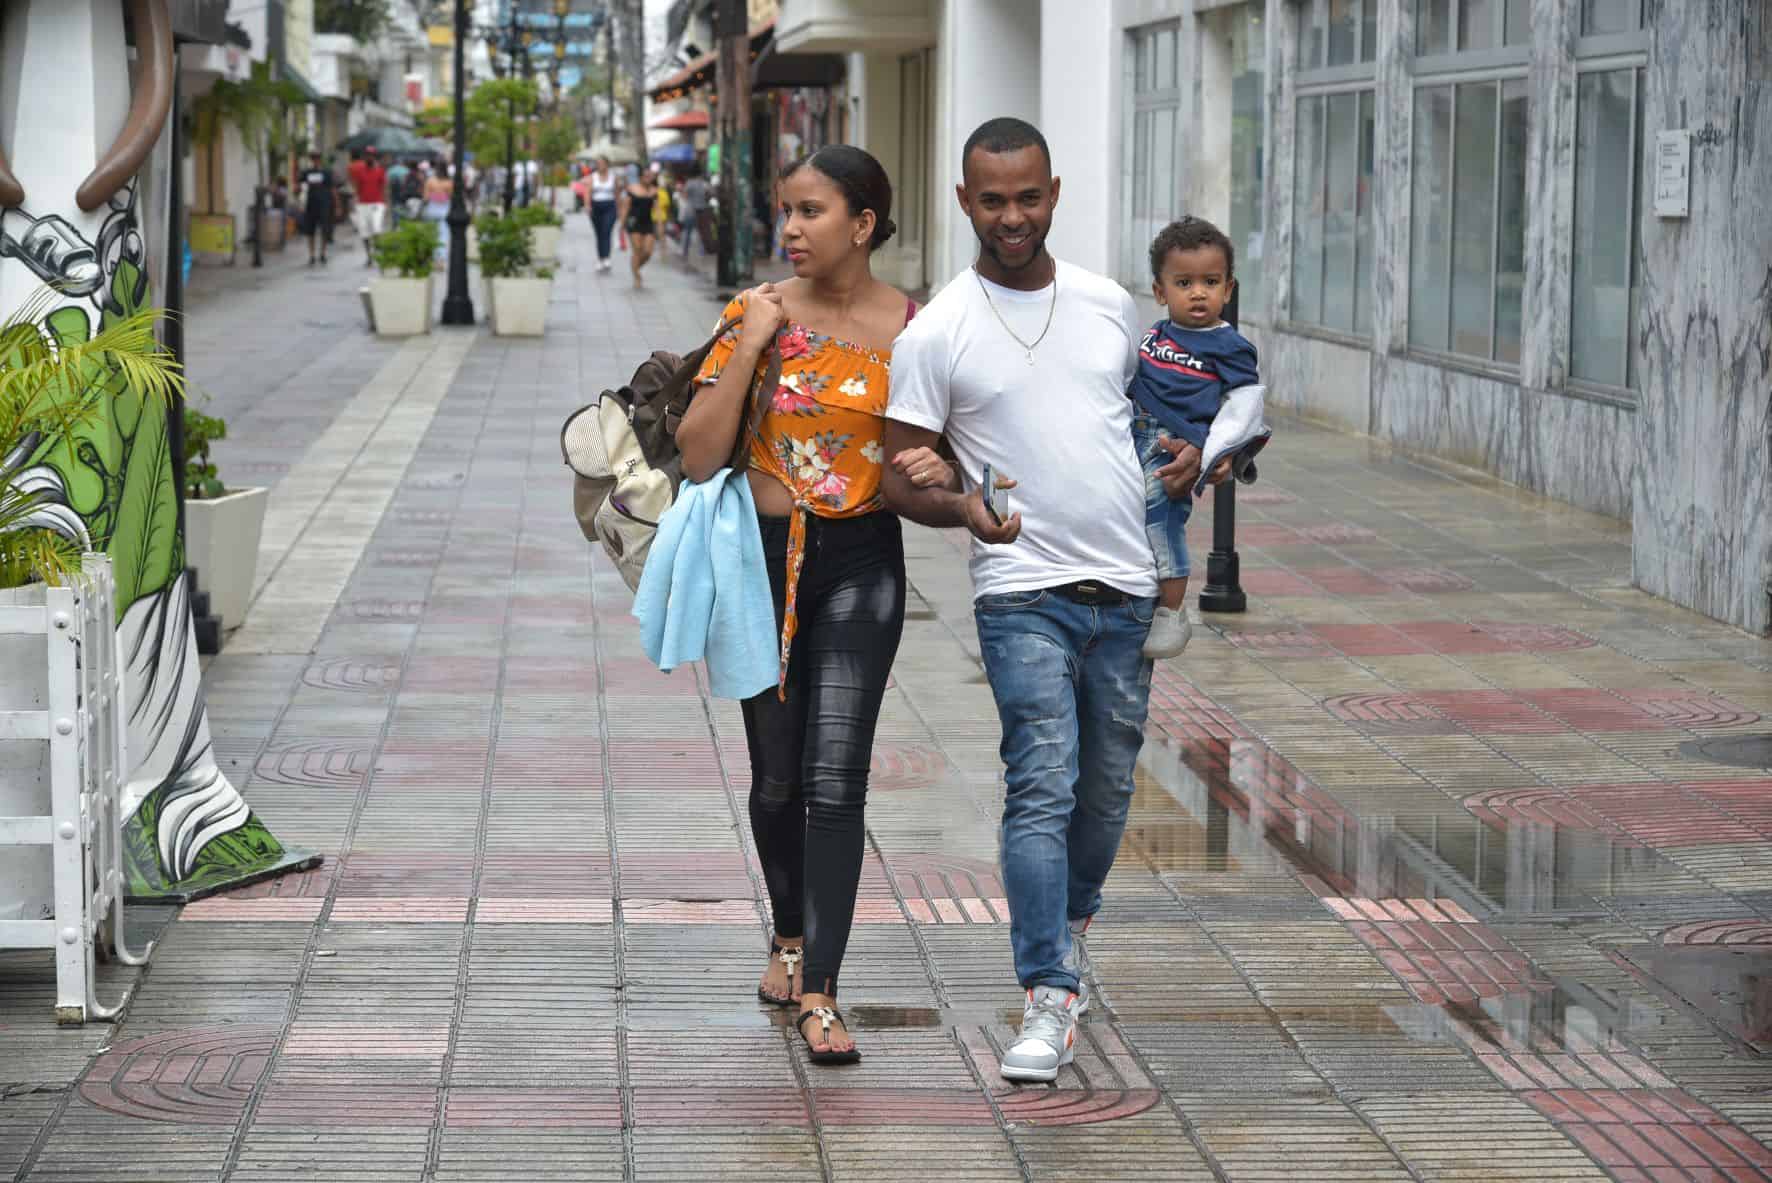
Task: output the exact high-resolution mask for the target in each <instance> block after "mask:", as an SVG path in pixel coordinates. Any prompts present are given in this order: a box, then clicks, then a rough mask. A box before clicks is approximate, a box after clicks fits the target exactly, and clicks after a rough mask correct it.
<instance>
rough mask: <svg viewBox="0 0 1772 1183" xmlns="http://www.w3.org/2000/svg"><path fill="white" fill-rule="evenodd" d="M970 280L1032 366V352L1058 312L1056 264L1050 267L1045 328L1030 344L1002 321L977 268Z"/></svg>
mask: <svg viewBox="0 0 1772 1183" xmlns="http://www.w3.org/2000/svg"><path fill="white" fill-rule="evenodd" d="M972 278H973V279H976V280H977V281H978V290H979V291H981V292H983V293H984V302H985V303H986V304H989V305H990V306H991V315H992V316H995V317H996V318H997V323H998V324H1000V325H1002V326H1003V331H1004V332H1005V333H1008V334H1009V335H1010V336H1011V337H1014V338H1015V343H1016V344H1017V345H1019V346H1021V350H1022V354H1023V355H1024V356H1025V357H1026V358H1027V363H1028V365H1030V366H1031V365H1033V364H1034V350H1035V349H1036V348H1037V347H1038V346H1039V344H1040V342H1042V341H1044V340H1045V339H1046V334H1047V333H1048V332H1049V331H1051V329H1052V314H1053V313H1054V312H1056V311H1058V266H1057V264H1054V265H1053V267H1052V303H1051V304H1049V305H1048V306H1047V308H1046V327H1045V328H1043V329H1041V330H1040V335H1039V336H1038V337H1035V338H1034V339H1033V341H1032V342H1031V343H1030V342H1027V341H1023V340H1022V339H1021V337H1020V336H1019V335H1018V334H1017V333H1016V331H1015V330H1014V329H1012V328H1010V327H1009V322H1008V321H1006V320H1004V319H1003V314H1002V313H1001V312H998V311H997V302H996V301H995V300H993V299H991V289H989V288H987V287H985V286H984V276H982V275H980V274H979V273H978V268H976V267H974V268H973V269H972Z"/></svg>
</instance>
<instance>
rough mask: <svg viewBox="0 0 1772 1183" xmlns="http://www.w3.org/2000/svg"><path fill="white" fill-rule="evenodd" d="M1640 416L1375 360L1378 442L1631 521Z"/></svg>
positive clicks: (1500, 382) (1442, 369)
mask: <svg viewBox="0 0 1772 1183" xmlns="http://www.w3.org/2000/svg"><path fill="white" fill-rule="evenodd" d="M1634 420H1635V414H1634V412H1632V411H1631V410H1630V409H1629V408H1627V407H1621V406H1618V405H1616V404H1611V403H1602V402H1595V401H1590V400H1587V399H1581V398H1574V397H1571V396H1569V395H1565V394H1562V393H1561V392H1557V391H1543V390H1531V389H1527V388H1523V387H1521V386H1519V385H1518V384H1517V383H1514V382H1510V381H1506V380H1504V379H1499V378H1492V377H1489V376H1486V375H1483V374H1478V373H1474V372H1471V371H1467V370H1460V369H1453V368H1450V367H1447V366H1441V365H1435V364H1432V363H1429V362H1424V361H1418V360H1415V359H1413V358H1409V357H1406V356H1401V355H1391V356H1388V357H1382V358H1377V357H1375V358H1374V360H1373V367H1372V427H1371V434H1373V435H1375V436H1378V437H1379V438H1380V439H1385V440H1388V441H1390V442H1392V443H1395V444H1399V445H1401V446H1403V447H1405V448H1413V449H1416V450H1419V451H1424V452H1432V453H1433V454H1434V455H1437V456H1444V457H1445V458H1447V459H1449V460H1453V461H1455V462H1457V463H1459V464H1467V465H1469V466H1471V467H1472V468H1479V469H1483V470H1484V471H1487V472H1491V473H1494V474H1495V475H1496V476H1498V477H1500V478H1501V479H1502V480H1505V481H1510V482H1512V483H1513V484H1516V485H1519V486H1520V487H1521V488H1525V489H1530V490H1532V491H1533V492H1535V493H1543V494H1545V495H1546V496H1549V497H1555V498H1557V499H1559V500H1562V501H1567V502H1569V503H1571V504H1573V505H1576V506H1578V507H1580V508H1582V509H1587V510H1592V511H1594V512H1596V513H1605V514H1611V515H1613V516H1615V517H1626V516H1628V515H1629V514H1630V507H1631V471H1632V468H1633V466H1634V462H1635V456H1636V435H1635V432H1634V430H1633V427H1634Z"/></svg>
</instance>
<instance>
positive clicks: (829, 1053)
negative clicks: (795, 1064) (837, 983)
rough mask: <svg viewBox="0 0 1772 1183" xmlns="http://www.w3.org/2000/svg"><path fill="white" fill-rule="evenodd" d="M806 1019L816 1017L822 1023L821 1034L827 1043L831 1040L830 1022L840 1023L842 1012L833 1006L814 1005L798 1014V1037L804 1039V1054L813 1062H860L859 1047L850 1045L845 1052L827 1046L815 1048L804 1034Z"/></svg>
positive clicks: (809, 1038)
mask: <svg viewBox="0 0 1772 1183" xmlns="http://www.w3.org/2000/svg"><path fill="white" fill-rule="evenodd" d="M807 1019H817V1020H818V1021H819V1022H821V1023H823V1024H824V1029H823V1031H822V1032H821V1034H822V1035H823V1036H824V1041H825V1043H827V1044H828V1043H830V1041H831V1024H832V1023H842V1022H843V1012H842V1011H840V1010H838V1009H837V1008H836V1007H834V1006H815V1007H813V1008H812V1009H811V1010H809V1011H805V1012H803V1013H802V1014H801V1015H800V1022H799V1030H800V1038H801V1039H804V1040H805V1041H806V1054H807V1056H808V1058H810V1059H811V1060H812V1062H813V1063H814V1064H859V1063H861V1049H860V1048H853V1047H852V1048H850V1049H849V1050H848V1051H846V1052H840V1051H835V1050H833V1049H831V1048H829V1047H827V1048H826V1049H825V1050H824V1051H819V1050H818V1049H817V1048H815V1047H813V1046H812V1039H811V1037H810V1036H808V1035H807V1034H806V1020H807ZM844 1025H845V1026H847V1025H848V1024H846V1023H845V1024H844Z"/></svg>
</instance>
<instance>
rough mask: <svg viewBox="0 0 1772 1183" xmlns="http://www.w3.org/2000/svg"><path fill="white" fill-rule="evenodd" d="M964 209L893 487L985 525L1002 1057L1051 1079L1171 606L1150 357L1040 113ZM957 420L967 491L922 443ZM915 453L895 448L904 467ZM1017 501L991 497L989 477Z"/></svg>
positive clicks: (1003, 138) (913, 332) (977, 528)
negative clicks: (1136, 379) (1056, 247)
mask: <svg viewBox="0 0 1772 1183" xmlns="http://www.w3.org/2000/svg"><path fill="white" fill-rule="evenodd" d="M961 168H962V175H963V177H964V181H963V183H962V184H961V185H960V186H959V187H958V196H959V201H960V208H961V209H962V210H963V211H964V212H965V214H966V216H967V217H968V218H969V219H970V220H971V222H972V228H973V232H974V233H975V234H976V235H977V236H978V241H979V253H978V259H977V261H976V262H975V263H974V265H973V267H972V268H971V270H970V272H969V273H964V274H962V275H960V276H958V277H957V278H955V279H954V280H953V282H951V283H949V284H948V285H947V286H946V287H945V288H943V289H942V290H941V292H940V293H939V294H938V295H937V296H936V297H935V298H934V299H933V300H931V301H930V302H929V305H928V307H927V308H925V309H924V310H923V312H922V313H920V314H919V315H918V316H917V318H916V319H915V320H914V321H912V322H911V323H910V325H909V326H907V327H906V328H905V330H904V332H903V333H902V334H901V335H900V336H899V338H898V341H897V342H896V344H895V345H894V346H893V356H892V394H891V401H890V403H889V405H888V407H887V410H886V416H887V424H886V436H885V447H886V454H887V456H888V457H891V458H892V459H893V461H894V463H893V465H892V466H891V468H890V469H889V471H888V473H887V478H886V486H885V493H886V503H887V505H888V507H890V508H891V509H893V510H895V511H896V512H897V513H899V514H900V515H901V516H903V517H907V518H910V519H911V520H913V521H916V522H920V523H922V524H924V525H928V526H966V527H967V528H968V529H970V530H971V532H972V535H973V539H974V541H973V544H972V559H971V568H972V582H973V594H974V597H975V599H974V604H973V608H974V616H975V619H976V621H977V625H978V640H979V648H980V652H981V654H982V656H983V660H984V666H985V673H986V676H987V677H988V678H989V681H990V685H991V692H992V694H993V695H994V696H995V698H996V701H997V711H998V714H999V716H1000V718H1001V721H1002V726H1003V742H1002V756H1003V763H1004V765H1005V771H1006V779H1007V785H1008V789H1007V798H1006V800H1005V802H1004V806H1003V822H1002V834H1001V844H1002V867H1003V880H1004V886H1005V888H1006V889H1007V892H1008V897H1009V912H1010V916H1011V924H1010V943H1011V945H1012V947H1013V949H1014V954H1015V972H1016V976H1017V977H1018V978H1019V980H1020V982H1021V986H1022V988H1023V989H1024V990H1025V991H1026V1007H1025V1011H1024V1014H1023V1021H1022V1028H1021V1033H1020V1036H1019V1037H1018V1039H1017V1041H1016V1042H1015V1043H1014V1044H1013V1046H1011V1047H1010V1049H1009V1051H1008V1052H1007V1054H1006V1055H1005V1056H1004V1057H1003V1061H1002V1064H1001V1067H1000V1070H1001V1072H1002V1074H1003V1076H1004V1077H1005V1078H1007V1079H1010V1080H1034V1081H1049V1080H1052V1079H1054V1078H1055V1077H1056V1076H1057V1075H1058V1070H1059V1069H1060V1068H1061V1067H1062V1066H1064V1065H1065V1064H1067V1063H1069V1062H1070V1061H1071V1057H1072V1049H1073V1044H1074V1042H1075V1039H1076V1023H1077V1018H1078V1016H1079V1015H1080V1014H1081V1013H1082V1012H1083V1010H1084V1008H1085V1007H1086V1006H1087V1005H1088V1002H1087V996H1086V994H1085V985H1084V983H1083V980H1082V977H1083V973H1084V971H1085V966H1084V963H1083V960H1082V956H1083V950H1082V945H1081V937H1082V934H1083V931H1084V929H1085V928H1087V927H1088V924H1089V921H1090V919H1091V917H1093V916H1094V915H1095V913H1096V911H1097V910H1098V909H1099V908H1100V907H1101V888H1102V884H1103V882H1104V881H1105V880H1106V879H1107V874H1108V871H1109V869H1110V868H1111V867H1112V866H1113V863H1114V855H1115V852H1116V851H1117V850H1118V849H1119V845H1120V835H1121V832H1122V831H1123V830H1124V829H1125V825H1126V814H1127V809H1128V807H1129V805H1130V802H1131V799H1132V773H1133V767H1134V765H1135V763H1136V762H1137V759H1138V751H1139V748H1140V746H1141V745H1142V744H1143V742H1144V722H1145V713H1146V709H1147V701H1148V698H1149V694H1150V678H1151V663H1150V662H1149V661H1148V660H1147V659H1146V658H1145V657H1144V656H1143V655H1142V653H1141V649H1142V648H1143V646H1144V643H1145V637H1146V634H1147V633H1148V632H1149V630H1150V625H1151V617H1152V613H1153V612H1154V611H1155V609H1156V606H1157V601H1156V592H1157V580H1156V572H1155V570H1154V567H1153V565H1152V560H1151V548H1150V544H1149V542H1148V541H1147V540H1146V537H1145V529H1144V505H1145V491H1144V490H1145V482H1144V474H1143V472H1142V470H1141V469H1140V467H1139V462H1138V456H1137V454H1136V452H1135V451H1134V449H1133V446H1132V410H1133V408H1132V404H1131V403H1130V402H1129V401H1128V400H1127V398H1126V386H1127V383H1128V382H1129V381H1130V380H1131V378H1132V376H1133V374H1134V372H1135V371H1136V369H1137V364H1138V338H1137V337H1136V336H1135V335H1134V324H1135V321H1136V310H1135V307H1134V305H1133V303H1132V298H1131V297H1130V296H1129V295H1128V294H1127V293H1126V292H1125V291H1124V290H1123V289H1122V288H1121V287H1120V286H1119V285H1118V284H1116V283H1114V282H1113V281H1112V280H1110V279H1107V278H1105V277H1103V276H1100V275H1095V274H1093V273H1091V272H1089V271H1085V270H1084V269H1083V268H1081V267H1074V266H1072V265H1070V264H1068V263H1061V262H1058V261H1057V260H1056V259H1054V258H1053V257H1052V256H1051V254H1049V253H1048V252H1047V250H1046V234H1047V231H1048V230H1049V229H1050V228H1051V224H1052V214H1053V208H1054V207H1055V206H1056V205H1057V203H1058V193H1059V180H1058V178H1057V177H1055V176H1053V175H1052V157H1051V154H1050V152H1049V150H1048V149H1047V146H1046V140H1045V138H1044V137H1043V136H1042V135H1041V134H1040V132H1039V130H1038V129H1036V128H1035V127H1033V126H1032V125H1030V124H1028V123H1025V122H1023V121H1021V120H1019V119H1007V118H1004V119H992V120H990V121H989V122H987V123H985V124H984V125H983V126H981V127H980V128H979V129H978V130H977V131H975V132H973V133H972V135H971V137H970V138H969V139H968V140H967V141H966V147H965V152H964V155H963V156H962V158H961ZM943 432H945V433H946V435H947V437H948V440H949V442H950V443H951V444H952V446H953V450H954V454H955V456H956V458H957V459H958V460H959V467H960V472H961V474H962V475H961V481H962V482H963V484H964V489H963V490H962V489H959V488H955V487H951V486H950V487H940V486H937V485H935V484H934V483H933V482H934V481H935V480H936V479H937V478H936V477H934V476H931V475H928V474H927V473H926V472H925V471H924V469H925V468H927V467H928V466H927V465H926V464H925V463H922V462H920V461H919V460H917V459H916V457H918V456H920V455H922V453H919V452H917V451H916V450H917V449H921V448H929V447H933V446H934V444H935V442H936V440H937V438H938V436H939V435H940V434H942V433H943ZM901 461H902V462H901ZM987 472H989V473H991V474H993V477H992V484H993V485H994V486H997V487H998V488H1001V489H1004V490H1005V491H1007V492H1008V495H1009V497H1010V498H1011V499H1012V500H1013V502H1014V509H1015V512H1013V513H1007V514H1006V515H1005V516H1003V517H1001V518H999V517H998V516H997V515H996V514H995V513H994V512H993V510H992V508H990V507H988V506H987V504H986V500H985V497H984V496H983V491H982V490H981V487H980V484H981V481H982V479H983V474H985V473H987Z"/></svg>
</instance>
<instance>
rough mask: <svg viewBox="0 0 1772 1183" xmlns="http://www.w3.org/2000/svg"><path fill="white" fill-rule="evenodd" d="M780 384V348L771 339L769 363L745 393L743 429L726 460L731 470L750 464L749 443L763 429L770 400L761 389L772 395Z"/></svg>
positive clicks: (742, 468) (740, 468) (747, 466)
mask: <svg viewBox="0 0 1772 1183" xmlns="http://www.w3.org/2000/svg"><path fill="white" fill-rule="evenodd" d="M780 384H781V349H780V348H779V347H778V346H777V345H776V344H775V343H774V342H773V341H772V342H770V343H769V365H768V367H767V368H766V369H765V370H764V371H763V380H762V381H761V382H757V383H754V384H753V385H752V386H751V389H750V393H749V394H747V395H745V410H744V419H743V422H744V423H745V424H746V426H745V430H744V431H743V432H742V433H740V435H739V437H738V439H737V440H736V441H735V444H734V447H733V449H732V458H731V459H730V460H729V461H727V467H728V468H730V469H732V471H733V472H743V471H744V470H745V469H747V468H749V467H750V466H751V444H752V443H753V442H754V441H755V440H756V438H757V433H758V432H759V431H761V430H762V429H763V420H764V418H765V417H766V416H767V415H768V414H769V402H770V400H769V399H767V398H764V397H763V391H765V390H767V391H769V392H770V393H771V394H772V395H773V393H774V391H775V388H776V387H777V386H779V385H780Z"/></svg>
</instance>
